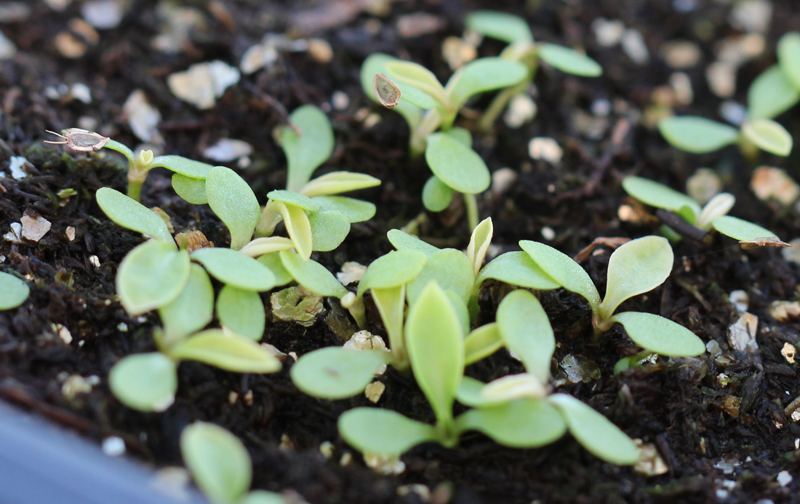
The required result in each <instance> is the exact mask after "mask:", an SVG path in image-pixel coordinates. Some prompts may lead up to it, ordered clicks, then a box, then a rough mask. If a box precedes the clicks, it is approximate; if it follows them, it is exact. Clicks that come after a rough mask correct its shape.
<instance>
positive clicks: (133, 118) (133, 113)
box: [122, 89, 164, 144]
mask: <svg viewBox="0 0 800 504" xmlns="http://www.w3.org/2000/svg"><path fill="white" fill-rule="evenodd" d="M122 112H123V114H125V116H126V117H127V119H128V126H130V128H131V131H133V134H134V135H136V136H137V137H139V139H140V140H142V141H143V142H152V143H155V144H161V143H163V142H164V140H163V139H162V138H161V134H160V133H159V132H158V123H160V122H161V113H160V112H159V111H158V109H157V108H155V107H154V106H152V105H150V102H149V101H147V96H146V95H145V94H144V91H142V90H141V89H137V90H135V91H134V92H133V93H131V94H130V96H128V99H127V100H126V101H125V105H123V106H122Z"/></svg>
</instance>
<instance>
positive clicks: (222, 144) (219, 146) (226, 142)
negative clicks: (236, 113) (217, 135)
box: [203, 138, 253, 163]
mask: <svg viewBox="0 0 800 504" xmlns="http://www.w3.org/2000/svg"><path fill="white" fill-rule="evenodd" d="M252 153H253V146H252V145H250V144H249V143H247V142H245V141H244V140H235V139H233V138H221V139H220V140H219V141H218V142H217V143H215V144H214V145H212V146H211V147H208V148H206V150H204V151H203V155H204V156H205V157H207V158H208V159H211V160H213V161H218V162H220V163H227V162H230V161H233V160H235V159H239V158H241V157H243V156H249V155H250V154H252Z"/></svg>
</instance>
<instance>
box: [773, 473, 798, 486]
mask: <svg viewBox="0 0 800 504" xmlns="http://www.w3.org/2000/svg"><path fill="white" fill-rule="evenodd" d="M793 479H794V478H792V475H791V474H789V471H781V472H779V473H778V477H777V478H775V480H776V481H777V482H778V484H779V485H780V486H782V487H785V486H786V485H788V484H789V483H791V482H792V480H793Z"/></svg>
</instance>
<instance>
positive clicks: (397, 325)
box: [372, 285, 408, 367]
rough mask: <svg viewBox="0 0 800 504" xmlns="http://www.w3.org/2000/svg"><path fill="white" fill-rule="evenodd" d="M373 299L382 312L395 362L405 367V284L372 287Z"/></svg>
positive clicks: (406, 360)
mask: <svg viewBox="0 0 800 504" xmlns="http://www.w3.org/2000/svg"><path fill="white" fill-rule="evenodd" d="M372 300H373V301H374V302H375V306H377V307H378V312H379V313H380V314H381V321H382V322H383V326H384V327H385V328H386V334H388V336H389V346H390V347H391V351H392V356H393V360H394V362H393V364H394V366H395V367H403V366H406V365H407V364H408V355H407V354H406V344H405V341H404V338H403V316H404V315H405V307H406V288H405V285H400V286H398V287H390V288H388V289H372Z"/></svg>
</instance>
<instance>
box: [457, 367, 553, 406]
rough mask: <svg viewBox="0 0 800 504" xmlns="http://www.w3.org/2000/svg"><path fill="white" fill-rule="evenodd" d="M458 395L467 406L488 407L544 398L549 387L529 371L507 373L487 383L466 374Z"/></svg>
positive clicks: (459, 399) (460, 400)
mask: <svg viewBox="0 0 800 504" xmlns="http://www.w3.org/2000/svg"><path fill="white" fill-rule="evenodd" d="M457 397H458V401H459V402H460V403H462V404H466V405H467V406H471V407H473V408H487V407H491V406H498V405H500V404H505V403H509V402H511V401H517V400H520V399H544V398H545V397H547V389H546V388H545V386H544V385H543V384H542V382H541V380H539V379H538V378H536V377H535V376H533V375H532V374H528V373H520V374H515V375H506V376H503V377H502V378H498V379H496V380H492V381H491V382H489V383H486V384H484V383H482V382H480V381H479V380H475V379H473V378H469V377H466V376H465V377H464V380H463V381H462V382H461V385H460V386H459V388H458V394H457Z"/></svg>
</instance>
